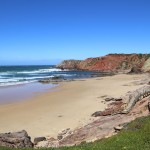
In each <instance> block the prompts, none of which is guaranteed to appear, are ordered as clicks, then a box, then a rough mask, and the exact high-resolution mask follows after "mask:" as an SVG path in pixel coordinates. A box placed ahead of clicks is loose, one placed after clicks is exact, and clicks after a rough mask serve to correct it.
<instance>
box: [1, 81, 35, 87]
mask: <svg viewBox="0 0 150 150" xmlns="http://www.w3.org/2000/svg"><path fill="white" fill-rule="evenodd" d="M32 82H36V81H34V80H32V81H24V82H7V83H0V87H3V86H13V85H21V84H27V83H32Z"/></svg>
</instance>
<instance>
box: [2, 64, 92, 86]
mask: <svg viewBox="0 0 150 150" xmlns="http://www.w3.org/2000/svg"><path fill="white" fill-rule="evenodd" d="M92 73H93V72H88V71H74V70H72V71H69V70H61V69H57V68H56V67H55V66H53V65H46V66H0V86H1V87H3V86H13V85H19V84H26V83H31V82H37V81H39V80H41V79H44V78H52V77H54V76H61V77H63V78H65V79H78V78H88V77H90V76H91V74H92Z"/></svg>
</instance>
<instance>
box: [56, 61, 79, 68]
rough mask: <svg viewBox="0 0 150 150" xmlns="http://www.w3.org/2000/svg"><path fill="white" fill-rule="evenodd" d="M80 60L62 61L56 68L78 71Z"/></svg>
mask: <svg viewBox="0 0 150 150" xmlns="http://www.w3.org/2000/svg"><path fill="white" fill-rule="evenodd" d="M80 62H81V60H73V59H70V60H64V61H63V62H62V63H61V64H59V65H57V68H60V69H79V67H78V65H79V64H80Z"/></svg>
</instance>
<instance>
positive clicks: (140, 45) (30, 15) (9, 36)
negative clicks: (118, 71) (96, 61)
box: [0, 0, 150, 65]
mask: <svg viewBox="0 0 150 150" xmlns="http://www.w3.org/2000/svg"><path fill="white" fill-rule="evenodd" d="M109 53H150V1H149V0H0V65H30V64H31V65H38V64H41V65H46V64H57V63H59V62H60V61H61V60H64V59H85V58H88V57H99V56H103V55H106V54H109Z"/></svg>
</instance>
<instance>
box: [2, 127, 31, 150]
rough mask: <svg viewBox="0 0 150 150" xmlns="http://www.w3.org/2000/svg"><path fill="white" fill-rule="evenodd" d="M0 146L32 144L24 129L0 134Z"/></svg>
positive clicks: (26, 146) (27, 145)
mask: <svg viewBox="0 0 150 150" xmlns="http://www.w3.org/2000/svg"><path fill="white" fill-rule="evenodd" d="M0 146H4V147H11V148H29V147H30V148H32V147H33V144H32V142H31V139H30V137H29V136H28V134H27V132H26V131H25V130H22V131H20V132H13V133H2V134H0Z"/></svg>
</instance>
